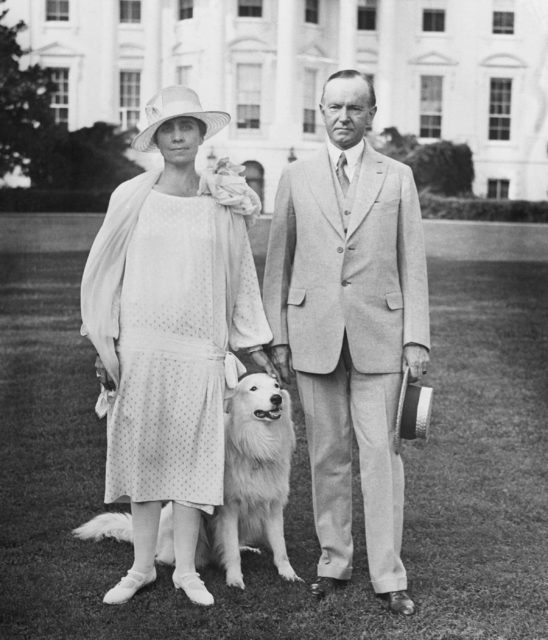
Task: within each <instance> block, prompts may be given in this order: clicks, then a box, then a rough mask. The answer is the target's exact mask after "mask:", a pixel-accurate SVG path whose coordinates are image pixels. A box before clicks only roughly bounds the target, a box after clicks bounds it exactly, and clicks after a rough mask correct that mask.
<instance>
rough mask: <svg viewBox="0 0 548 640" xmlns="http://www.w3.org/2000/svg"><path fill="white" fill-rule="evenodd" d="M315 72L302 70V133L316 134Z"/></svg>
mask: <svg viewBox="0 0 548 640" xmlns="http://www.w3.org/2000/svg"><path fill="white" fill-rule="evenodd" d="M316 100H317V98H316V70H315V69H305V70H304V87H303V132H304V133H316Z"/></svg>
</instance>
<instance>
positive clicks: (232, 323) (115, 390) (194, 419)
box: [81, 86, 275, 605]
mask: <svg viewBox="0 0 548 640" xmlns="http://www.w3.org/2000/svg"><path fill="white" fill-rule="evenodd" d="M146 114H147V117H148V122H149V124H148V127H147V128H146V129H145V130H144V131H142V132H141V133H140V134H139V135H137V136H136V138H135V139H134V140H133V142H132V146H133V148H134V149H137V150H139V151H154V150H159V151H160V152H161V154H162V156H163V158H164V168H163V170H162V171H161V172H146V173H144V174H141V175H139V176H137V177H136V178H133V179H132V180H129V181H127V182H125V183H123V184H121V185H120V186H119V187H118V188H117V189H116V190H115V191H114V193H113V194H112V197H111V200H110V203H109V208H108V211H107V215H106V217H105V221H104V223H103V226H102V227H101V229H100V231H99V233H98V235H97V238H96V239H95V242H94V244H93V246H92V248H91V251H90V255H89V258H88V261H87V264H86V268H85V270H84V275H83V279H82V292H81V293H82V320H83V333H84V334H85V335H87V336H88V337H89V338H90V340H91V341H92V342H93V344H94V346H95V348H96V349H97V352H98V361H97V363H96V366H97V375H98V377H99V378H100V379H101V383H102V384H103V387H104V391H103V394H102V401H103V402H105V398H106V396H107V392H106V391H105V389H107V388H110V389H111V391H109V392H108V402H107V406H106V407H105V409H104V411H105V412H108V420H107V463H106V483H105V502H107V503H110V502H120V501H123V502H127V501H130V502H131V512H132V519H133V529H134V554H135V558H134V563H133V566H132V567H131V569H130V570H129V571H128V573H127V576H125V577H124V578H122V580H121V581H120V582H119V583H118V584H117V585H116V586H115V587H113V588H112V589H111V590H110V591H108V593H107V594H106V595H105V597H104V600H103V602H105V603H107V604H121V603H124V602H127V601H128V600H129V599H130V598H132V597H133V595H134V594H135V593H136V591H138V590H139V589H140V588H142V587H144V586H145V585H147V584H149V583H151V582H153V581H154V580H155V579H156V571H155V568H154V556H155V548H156V539H157V534H158V524H159V517H160V510H161V505H162V501H166V500H169V501H173V518H174V532H175V558H176V567H175V572H174V574H173V582H174V585H175V587H176V588H178V589H182V590H183V591H184V592H185V593H186V594H187V596H188V597H189V599H190V600H191V601H192V602H195V603H197V604H201V605H211V604H213V602H214V600H213V596H212V595H211V594H210V593H209V591H208V590H207V589H206V587H205V585H204V583H203V582H202V580H201V579H200V577H199V574H198V573H197V572H196V567H195V564H194V554H195V550H196V544H197V539H198V531H199V526H200V519H201V514H202V512H205V513H212V512H213V509H214V507H215V505H219V504H222V500H223V468H224V428H223V398H224V394H225V388H226V387H232V386H235V384H236V382H237V378H238V375H239V374H240V373H242V372H243V371H244V370H245V369H244V368H243V366H242V365H241V363H240V362H239V361H238V360H237V359H236V358H235V356H233V355H232V354H231V353H228V352H227V349H228V348H229V347H230V348H232V349H234V350H239V349H247V350H248V351H249V352H250V353H251V355H252V358H253V360H254V361H255V362H256V363H257V364H258V365H259V366H260V367H261V368H263V369H265V370H266V371H267V373H270V374H271V375H275V370H274V368H273V367H272V365H271V363H270V361H269V359H268V357H267V356H266V354H265V353H264V352H263V351H262V348H261V346H260V345H262V344H265V343H268V342H269V341H270V340H271V337H272V335H271V332H270V328H269V326H268V323H267V321H266V318H265V316H264V312H263V308H262V304H261V299H260V293H259V286H258V282H257V275H256V272H255V267H254V264H253V258H252V254H251V250H250V246H249V240H248V237H247V230H246V222H245V216H252V215H253V214H255V213H257V212H258V209H259V207H260V205H259V204H258V198H257V196H256V195H255V194H254V193H253V192H252V191H251V189H249V187H247V185H246V184H245V180H244V179H243V178H241V177H240V176H238V175H237V174H236V173H234V171H231V168H232V167H231V165H229V164H227V162H226V161H225V162H224V164H223V166H222V170H221V171H220V172H219V173H217V174H212V173H210V174H207V175H205V176H203V177H202V179H200V176H199V175H198V174H197V173H196V169H195V166H194V162H195V158H196V154H197V152H198V148H199V146H200V145H201V144H202V142H203V141H204V140H205V139H207V138H210V137H211V136H212V135H214V134H215V133H217V132H218V131H219V130H220V129H222V128H223V127H225V126H226V125H227V124H228V122H229V120H230V116H229V115H228V114H227V113H224V112H218V111H204V110H203V109H202V107H201V105H200V102H199V99H198V96H197V95H196V94H195V93H194V91H192V90H191V89H188V88H186V87H182V86H173V87H168V88H166V89H163V90H162V91H160V93H158V94H157V95H156V96H154V97H153V98H152V100H151V101H150V102H149V103H148V104H147V107H146ZM225 205H230V207H228V206H225ZM99 409H100V407H99Z"/></svg>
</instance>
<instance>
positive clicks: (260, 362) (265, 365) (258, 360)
mask: <svg viewBox="0 0 548 640" xmlns="http://www.w3.org/2000/svg"><path fill="white" fill-rule="evenodd" d="M249 356H250V357H251V359H252V360H253V362H254V363H255V364H256V365H257V366H258V367H261V369H262V370H263V371H264V372H265V373H267V374H268V375H269V376H272V377H273V378H276V380H278V372H277V371H276V367H275V366H274V365H273V364H272V362H271V361H270V358H269V357H268V356H267V355H266V353H265V351H264V350H263V349H257V350H256V351H252V352H251V353H250V354H249ZM278 382H279V380H278Z"/></svg>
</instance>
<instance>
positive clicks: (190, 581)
mask: <svg viewBox="0 0 548 640" xmlns="http://www.w3.org/2000/svg"><path fill="white" fill-rule="evenodd" d="M173 584H174V585H175V588H176V589H182V590H183V591H184V592H185V593H186V595H187V596H188V598H189V600H190V601H191V602H194V604H201V605H202V606H203V607H209V606H210V605H212V604H213V603H214V602H215V600H214V599H213V596H212V595H211V593H209V591H208V590H207V589H206V586H205V584H204V583H203V581H202V580H201V579H200V574H199V573H183V574H181V575H180V576H178V575H176V574H175V573H174V574H173Z"/></svg>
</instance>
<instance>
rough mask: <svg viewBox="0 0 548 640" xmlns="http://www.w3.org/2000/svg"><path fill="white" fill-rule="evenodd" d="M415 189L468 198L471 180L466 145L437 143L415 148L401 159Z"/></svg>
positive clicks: (472, 175) (470, 167) (471, 168)
mask: <svg viewBox="0 0 548 640" xmlns="http://www.w3.org/2000/svg"><path fill="white" fill-rule="evenodd" d="M405 163H406V164H408V165H409V166H410V167H411V169H413V175H414V176H415V182H416V183H417V188H418V189H419V190H420V189H429V190H430V191H431V192H432V193H435V194H437V195H442V196H470V195H471V194H472V182H473V180H474V164H473V162H472V151H471V150H470V147H469V146H468V145H467V144H454V143H452V142H448V141H447V140H440V141H439V142H434V143H432V144H427V145H424V146H420V147H417V148H416V149H414V150H413V151H412V152H411V153H410V154H409V155H408V156H407V158H406V159H405Z"/></svg>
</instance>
